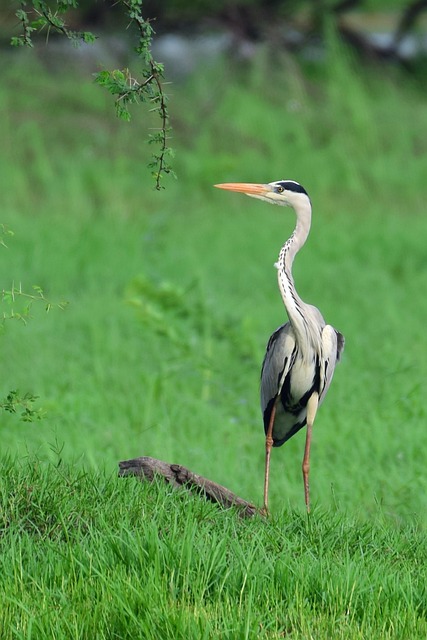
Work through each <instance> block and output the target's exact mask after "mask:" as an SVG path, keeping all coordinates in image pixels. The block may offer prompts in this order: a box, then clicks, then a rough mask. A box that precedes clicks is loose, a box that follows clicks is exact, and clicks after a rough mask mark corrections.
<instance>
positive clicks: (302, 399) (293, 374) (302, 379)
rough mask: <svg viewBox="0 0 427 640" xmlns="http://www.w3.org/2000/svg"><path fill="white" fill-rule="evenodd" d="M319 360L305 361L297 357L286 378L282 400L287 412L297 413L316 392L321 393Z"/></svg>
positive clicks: (316, 358) (315, 358)
mask: <svg viewBox="0 0 427 640" xmlns="http://www.w3.org/2000/svg"><path fill="white" fill-rule="evenodd" d="M319 384H320V366H319V358H318V357H313V358H310V359H304V358H302V357H301V356H297V358H296V359H295V362H294V365H293V367H292V369H291V370H290V371H289V373H288V375H287V376H286V378H285V381H284V384H283V387H282V392H281V398H282V403H283V407H284V409H285V410H288V411H290V412H291V413H296V412H298V411H300V410H301V409H302V408H303V407H305V406H306V404H307V401H308V399H309V397H310V396H311V394H312V393H313V392H314V391H319Z"/></svg>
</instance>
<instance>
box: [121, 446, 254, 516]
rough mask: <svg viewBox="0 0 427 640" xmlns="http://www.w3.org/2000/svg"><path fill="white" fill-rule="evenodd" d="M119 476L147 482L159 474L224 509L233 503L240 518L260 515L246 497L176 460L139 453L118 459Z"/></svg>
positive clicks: (176, 485)
mask: <svg viewBox="0 0 427 640" xmlns="http://www.w3.org/2000/svg"><path fill="white" fill-rule="evenodd" d="M119 476H122V477H123V476H139V477H140V478H141V479H142V480H147V481H148V482H153V480H154V478H155V476H161V477H163V478H164V479H165V480H166V482H168V483H169V484H171V485H172V486H173V487H183V488H185V489H187V490H188V491H191V492H193V493H196V494H197V495H199V496H200V495H201V496H203V497H204V498H205V499H206V500H210V501H211V502H217V503H219V504H220V505H222V506H223V507H224V508H225V509H229V508H230V507H235V508H236V509H237V510H238V511H239V514H240V515H241V516H242V517H244V518H251V517H253V516H254V515H255V514H260V515H262V512H261V511H260V509H258V508H257V507H256V506H255V505H253V504H251V503H250V502H247V500H244V499H243V498H240V497H239V496H237V495H236V494H235V493H233V492H232V491H230V490H229V489H227V488H226V487H223V486H222V485H220V484H217V483H216V482H213V481H212V480H208V479H207V478H204V477H203V476H199V475H198V474H196V473H193V472H192V471H190V469H187V468H186V467H183V466H182V465H180V464H169V463H168V462H163V461H162V460H157V459H156V458H150V457H148V456H143V457H141V458H134V459H133V460H123V461H122V462H119Z"/></svg>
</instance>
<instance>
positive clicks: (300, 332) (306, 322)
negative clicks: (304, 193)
mask: <svg viewBox="0 0 427 640" xmlns="http://www.w3.org/2000/svg"><path fill="white" fill-rule="evenodd" d="M296 213H297V223H296V226H295V229H294V232H293V233H292V235H291V237H290V238H289V239H288V240H287V241H286V242H285V244H284V245H283V247H282V248H281V250H280V253H279V259H278V261H277V262H276V267H277V277H278V284H279V289H280V293H281V294H282V299H283V303H284V305H285V308H286V311H287V314H288V317H289V321H290V323H291V325H292V328H293V329H294V331H295V334H296V337H297V340H298V343H299V346H300V349H301V351H302V353H303V354H304V353H310V352H311V350H310V347H313V348H314V349H315V350H316V351H319V353H320V348H321V346H320V344H321V343H320V334H319V331H318V322H316V321H317V320H319V319H321V320H322V318H321V314H320V312H319V311H318V310H317V309H315V308H314V307H312V305H308V304H307V303H305V302H304V301H303V300H302V299H301V298H300V296H299V295H298V293H297V290H296V288H295V283H294V278H293V275H292V264H293V261H294V258H295V256H296V254H297V253H298V251H299V250H300V249H301V247H303V246H304V244H305V242H306V240H307V237H308V234H309V232H310V224H311V205H310V203H309V201H308V200H307V204H306V206H305V207H304V208H303V209H302V208H300V209H299V210H298V211H297V212H296ZM316 312H317V313H318V315H319V318H317V317H315V313H316Z"/></svg>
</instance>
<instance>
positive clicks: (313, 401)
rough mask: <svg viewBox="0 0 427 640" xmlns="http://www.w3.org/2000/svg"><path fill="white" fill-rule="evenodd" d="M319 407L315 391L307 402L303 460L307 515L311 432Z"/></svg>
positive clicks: (308, 509) (317, 395) (308, 507)
mask: <svg viewBox="0 0 427 640" xmlns="http://www.w3.org/2000/svg"><path fill="white" fill-rule="evenodd" d="M318 406H319V394H318V393H317V391H315V392H314V393H313V394H312V395H311V396H310V398H309V400H308V402H307V435H306V438H305V449H304V458H303V460H302V475H303V478H304V495H305V505H306V507H307V513H310V485H309V481H308V475H309V473H310V446H311V432H312V429H313V422H314V418H315V417H316V412H317V407H318Z"/></svg>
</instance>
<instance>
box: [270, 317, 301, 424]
mask: <svg viewBox="0 0 427 640" xmlns="http://www.w3.org/2000/svg"><path fill="white" fill-rule="evenodd" d="M296 354H297V347H296V342H295V335H294V331H293V329H292V326H291V324H290V323H289V322H287V323H286V324H282V326H281V327H279V328H278V329H276V331H275V332H274V333H273V334H272V336H271V338H270V340H269V341H268V345H267V351H266V354H265V356H264V361H263V363H262V368H261V409H262V413H263V415H264V419H265V420H266V419H267V418H266V410H267V408H268V407H269V405H270V406H271V408H272V401H274V400H275V398H276V397H277V396H278V394H279V393H280V392H281V390H282V386H283V382H284V380H285V378H286V375H287V374H288V373H289V371H290V370H291V369H292V366H293V364H294V362H295V357H296ZM271 408H270V413H271ZM267 421H268V419H267Z"/></svg>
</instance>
